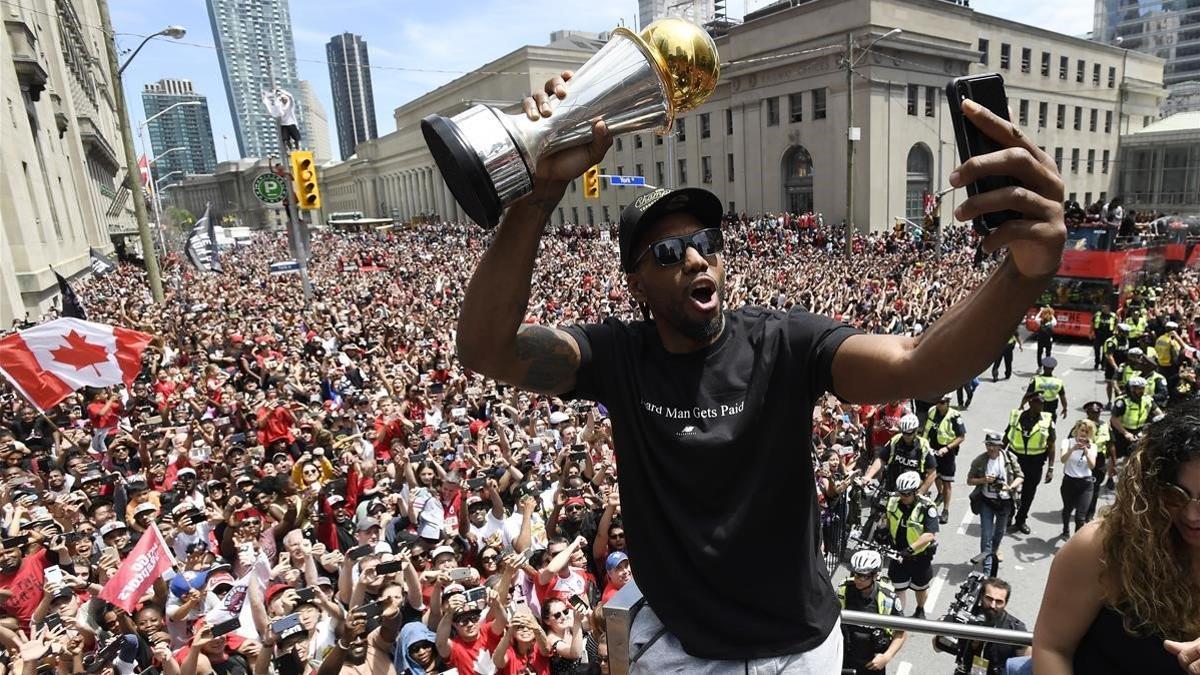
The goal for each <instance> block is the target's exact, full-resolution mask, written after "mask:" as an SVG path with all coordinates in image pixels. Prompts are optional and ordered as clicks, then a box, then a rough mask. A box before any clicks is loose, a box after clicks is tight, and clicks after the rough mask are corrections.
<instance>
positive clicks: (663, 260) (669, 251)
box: [629, 227, 725, 270]
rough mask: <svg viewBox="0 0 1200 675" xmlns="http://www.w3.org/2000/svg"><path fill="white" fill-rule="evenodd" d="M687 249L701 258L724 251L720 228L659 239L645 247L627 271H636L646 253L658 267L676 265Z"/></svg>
mask: <svg viewBox="0 0 1200 675" xmlns="http://www.w3.org/2000/svg"><path fill="white" fill-rule="evenodd" d="M688 247H691V248H694V249H696V251H697V252H698V253H699V254H700V255H703V256H710V255H715V254H717V253H720V252H721V251H724V250H725V237H724V236H723V235H722V234H721V229H720V228H717V227H709V228H706V229H703V230H700V231H698V232H693V233H691V234H688V235H684V236H682V237H667V238H666V239H659V240H658V241H656V242H654V243H652V244H650V245H649V246H647V247H646V250H645V251H642V254H641V255H639V256H638V257H637V259H636V260H634V261H633V265H631V266H630V267H629V269H631V270H634V269H637V266H638V264H640V263H641V262H642V258H645V257H646V254H647V253H653V254H654V262H656V263H658V266H659V267H670V266H671V265H678V264H679V263H681V262H683V258H684V256H686V255H687V250H688Z"/></svg>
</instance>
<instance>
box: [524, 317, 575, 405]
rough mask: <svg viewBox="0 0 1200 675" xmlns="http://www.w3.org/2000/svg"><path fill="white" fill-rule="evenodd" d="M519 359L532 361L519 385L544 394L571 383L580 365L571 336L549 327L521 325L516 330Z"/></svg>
mask: <svg viewBox="0 0 1200 675" xmlns="http://www.w3.org/2000/svg"><path fill="white" fill-rule="evenodd" d="M517 358H518V359H520V360H522V361H528V362H529V369H528V370H527V371H526V372H525V376H524V377H523V378H521V381H520V382H518V383H517V385H518V386H520V387H521V388H524V389H532V390H533V391H538V392H543V393H550V392H558V391H560V390H562V389H563V388H564V387H567V386H569V384H570V383H571V381H572V380H573V379H574V377H575V371H576V370H577V369H578V368H579V359H578V357H577V356H576V355H575V349H574V345H572V344H570V338H569V337H565V336H563V335H562V334H560V333H559V332H558V331H556V330H554V329H553V328H547V327H546V326H529V325H526V326H521V328H520V329H519V330H518V331H517Z"/></svg>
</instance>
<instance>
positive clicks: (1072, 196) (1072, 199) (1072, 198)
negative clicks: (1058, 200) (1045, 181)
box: [1067, 192, 1078, 201]
mask: <svg viewBox="0 0 1200 675" xmlns="http://www.w3.org/2000/svg"><path fill="white" fill-rule="evenodd" d="M1076 194H1078V193H1077V192H1072V193H1071V194H1069V195H1067V199H1068V200H1070V201H1075V195H1076Z"/></svg>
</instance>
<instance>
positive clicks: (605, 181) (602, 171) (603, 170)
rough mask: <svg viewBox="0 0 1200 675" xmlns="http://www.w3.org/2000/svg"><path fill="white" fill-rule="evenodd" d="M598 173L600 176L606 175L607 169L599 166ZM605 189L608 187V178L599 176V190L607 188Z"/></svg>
mask: <svg viewBox="0 0 1200 675" xmlns="http://www.w3.org/2000/svg"><path fill="white" fill-rule="evenodd" d="M618 173H619V172H618ZM600 175H601V176H607V175H608V169H606V168H604V167H600ZM607 189H608V179H607V178H601V179H600V190H601V191H604V190H607Z"/></svg>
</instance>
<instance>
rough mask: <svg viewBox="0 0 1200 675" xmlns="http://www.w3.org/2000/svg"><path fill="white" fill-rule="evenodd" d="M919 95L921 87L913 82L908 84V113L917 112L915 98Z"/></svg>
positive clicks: (913, 113) (914, 113)
mask: <svg viewBox="0 0 1200 675" xmlns="http://www.w3.org/2000/svg"><path fill="white" fill-rule="evenodd" d="M920 96H921V88H920V87H918V86H917V85H915V84H910V85H908V114H909V115H916V114H917V99H918V98H919V97H920Z"/></svg>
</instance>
